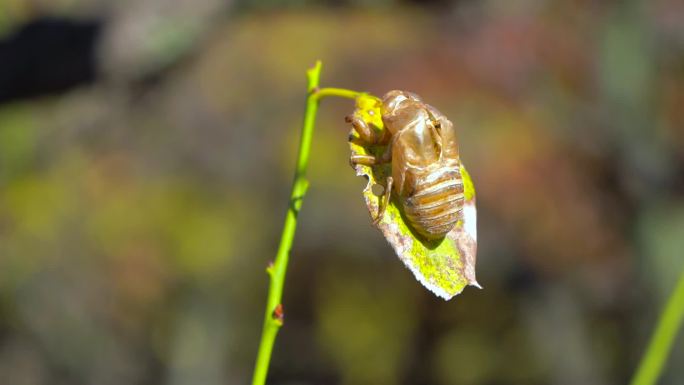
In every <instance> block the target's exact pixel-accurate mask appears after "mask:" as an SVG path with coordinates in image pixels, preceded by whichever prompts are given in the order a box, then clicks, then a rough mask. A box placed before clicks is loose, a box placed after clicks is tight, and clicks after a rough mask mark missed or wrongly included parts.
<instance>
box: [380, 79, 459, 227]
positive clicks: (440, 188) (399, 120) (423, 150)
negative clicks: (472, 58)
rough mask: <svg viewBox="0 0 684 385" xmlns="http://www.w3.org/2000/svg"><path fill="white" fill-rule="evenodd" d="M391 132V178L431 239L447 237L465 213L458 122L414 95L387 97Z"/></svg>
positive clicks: (410, 213)
mask: <svg viewBox="0 0 684 385" xmlns="http://www.w3.org/2000/svg"><path fill="white" fill-rule="evenodd" d="M383 105H384V106H385V110H384V111H383V117H382V118H383V122H384V124H385V127H386V128H387V129H388V130H390V131H391V132H392V136H393V137H392V143H391V146H392V178H393V179H394V190H395V192H396V193H397V195H398V198H399V201H400V202H401V204H402V206H403V209H404V213H405V215H406V218H407V220H408V221H409V223H410V224H411V226H412V227H413V228H414V229H415V230H416V231H417V232H418V233H419V234H421V235H422V236H423V237H425V238H426V239H430V240H432V239H438V238H442V237H444V236H445V235H446V234H447V233H449V231H451V229H453V228H454V226H455V225H456V224H457V223H458V221H459V220H460V219H461V218H462V216H463V203H464V195H463V179H462V177H461V171H460V160H459V155H458V145H457V140H456V134H455V131H454V128H453V124H452V123H451V122H450V121H449V120H448V119H447V118H446V117H445V116H444V115H442V114H441V113H440V112H439V111H437V110H436V109H435V108H433V107H432V106H429V105H427V104H425V103H423V102H422V101H421V100H420V98H418V97H417V96H416V95H414V94H410V93H406V92H402V91H392V92H390V93H388V94H387V95H386V96H385V98H384V99H383Z"/></svg>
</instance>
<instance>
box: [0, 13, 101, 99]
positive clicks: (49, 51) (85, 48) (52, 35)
mask: <svg viewBox="0 0 684 385" xmlns="http://www.w3.org/2000/svg"><path fill="white" fill-rule="evenodd" d="M99 29H100V24H99V23H97V22H94V21H93V22H74V21H70V20H68V19H58V18H41V19H38V20H35V21H31V22H29V23H27V24H26V25H25V26H23V27H22V28H21V29H20V30H18V31H17V32H15V33H14V34H12V35H11V36H8V37H7V38H6V39H5V40H2V41H0V103H3V102H8V101H10V100H13V99H19V98H27V97H33V96H39V95H43V94H47V93H52V92H59V91H64V90H66V89H69V88H71V87H73V86H77V85H80V84H83V83H89V82H92V81H93V80H94V79H95V65H96V63H95V43H96V41H97V35H98V32H99Z"/></svg>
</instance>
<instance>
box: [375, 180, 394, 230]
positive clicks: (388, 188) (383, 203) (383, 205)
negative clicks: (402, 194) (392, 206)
mask: <svg viewBox="0 0 684 385" xmlns="http://www.w3.org/2000/svg"><path fill="white" fill-rule="evenodd" d="M393 182H394V179H393V178H392V177H391V176H388V177H387V186H385V193H384V194H383V197H382V201H380V203H379V204H378V216H377V217H375V219H373V224H374V225H377V224H378V223H380V221H381V220H382V217H383V216H384V215H385V210H387V205H388V204H389V201H390V197H391V195H392V183H393Z"/></svg>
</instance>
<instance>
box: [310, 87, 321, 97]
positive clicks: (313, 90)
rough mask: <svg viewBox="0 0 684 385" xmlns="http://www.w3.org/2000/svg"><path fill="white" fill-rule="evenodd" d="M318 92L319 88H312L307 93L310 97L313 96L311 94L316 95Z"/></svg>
mask: <svg viewBox="0 0 684 385" xmlns="http://www.w3.org/2000/svg"><path fill="white" fill-rule="evenodd" d="M320 90H321V88H320V87H314V88H312V89H311V91H309V93H311V94H312V95H313V94H317V93H318V91H320Z"/></svg>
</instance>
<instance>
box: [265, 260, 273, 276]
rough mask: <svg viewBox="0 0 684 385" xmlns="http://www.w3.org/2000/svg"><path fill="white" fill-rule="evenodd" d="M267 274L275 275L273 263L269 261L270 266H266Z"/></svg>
mask: <svg viewBox="0 0 684 385" xmlns="http://www.w3.org/2000/svg"><path fill="white" fill-rule="evenodd" d="M266 273H267V274H268V275H271V274H273V261H269V262H268V265H266Z"/></svg>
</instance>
